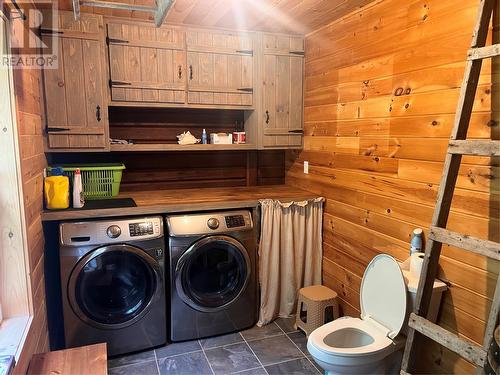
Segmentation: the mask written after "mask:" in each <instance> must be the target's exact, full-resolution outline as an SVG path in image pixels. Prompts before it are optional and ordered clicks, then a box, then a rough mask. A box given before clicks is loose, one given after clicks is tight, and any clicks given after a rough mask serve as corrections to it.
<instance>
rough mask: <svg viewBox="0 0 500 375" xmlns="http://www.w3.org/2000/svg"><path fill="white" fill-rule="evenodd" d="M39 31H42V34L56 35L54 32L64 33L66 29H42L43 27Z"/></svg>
mask: <svg viewBox="0 0 500 375" xmlns="http://www.w3.org/2000/svg"><path fill="white" fill-rule="evenodd" d="M39 32H40V35H54V34H58V35H63V34H64V31H60V30H53V29H42V28H40V29H39Z"/></svg>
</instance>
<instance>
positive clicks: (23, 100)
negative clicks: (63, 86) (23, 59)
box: [14, 20, 49, 374]
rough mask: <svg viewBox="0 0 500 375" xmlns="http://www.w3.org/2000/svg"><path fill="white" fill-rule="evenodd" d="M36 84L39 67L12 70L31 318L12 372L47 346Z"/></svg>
mask: <svg viewBox="0 0 500 375" xmlns="http://www.w3.org/2000/svg"><path fill="white" fill-rule="evenodd" d="M14 22H22V21H20V20H16V21H14ZM40 84H41V73H40V70H37V69H15V70H14V95H15V101H16V117H17V128H18V137H19V148H20V157H21V177H22V188H23V197H24V210H25V216H26V228H27V233H26V235H27V242H28V253H29V254H28V255H29V256H28V259H29V270H30V282H31V293H32V302H33V321H32V324H31V327H30V331H29V333H28V335H27V338H26V341H25V343H24V347H23V351H22V353H21V355H20V357H19V360H18V362H17V364H16V367H15V369H14V372H15V373H16V374H25V373H26V370H27V368H28V365H29V362H30V360H31V357H32V355H33V354H35V353H41V352H46V351H48V350H49V343H48V331H47V313H46V308H45V278H44V236H43V229H42V222H41V216H40V214H41V212H42V209H43V169H44V168H45V166H46V159H45V154H44V148H43V127H44V123H43V119H42V116H43V105H42V104H41V98H40Z"/></svg>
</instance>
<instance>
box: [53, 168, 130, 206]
mask: <svg viewBox="0 0 500 375" xmlns="http://www.w3.org/2000/svg"><path fill="white" fill-rule="evenodd" d="M58 167H61V168H62V169H63V171H64V175H65V176H68V177H69V179H70V180H71V181H73V178H74V173H75V171H76V170H77V169H80V172H81V175H82V185H83V196H84V197H85V199H89V200H92V199H107V198H112V197H116V196H117V195H118V193H119V192H120V182H121V180H122V172H123V170H124V169H125V165H123V164H121V163H101V164H63V165H59V166H58ZM54 169H55V168H53V167H47V174H48V175H50V174H51V172H52V170H54Z"/></svg>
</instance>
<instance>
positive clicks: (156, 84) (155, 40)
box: [107, 22, 187, 104]
mask: <svg viewBox="0 0 500 375" xmlns="http://www.w3.org/2000/svg"><path fill="white" fill-rule="evenodd" d="M107 29H108V30H107V35H108V38H107V43H108V45H109V65H110V76H111V79H110V82H109V83H110V87H111V100H112V101H113V102H148V103H177V104H184V103H185V102H186V77H187V71H186V52H185V40H184V35H185V34H184V32H183V31H181V30H179V29H176V28H169V27H161V28H156V27H153V26H143V25H137V24H127V23H115V22H111V23H108V25H107Z"/></svg>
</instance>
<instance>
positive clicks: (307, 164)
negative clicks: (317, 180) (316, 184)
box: [304, 161, 309, 174]
mask: <svg viewBox="0 0 500 375" xmlns="http://www.w3.org/2000/svg"><path fill="white" fill-rule="evenodd" d="M304 173H305V174H309V162H308V161H305V162H304Z"/></svg>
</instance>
